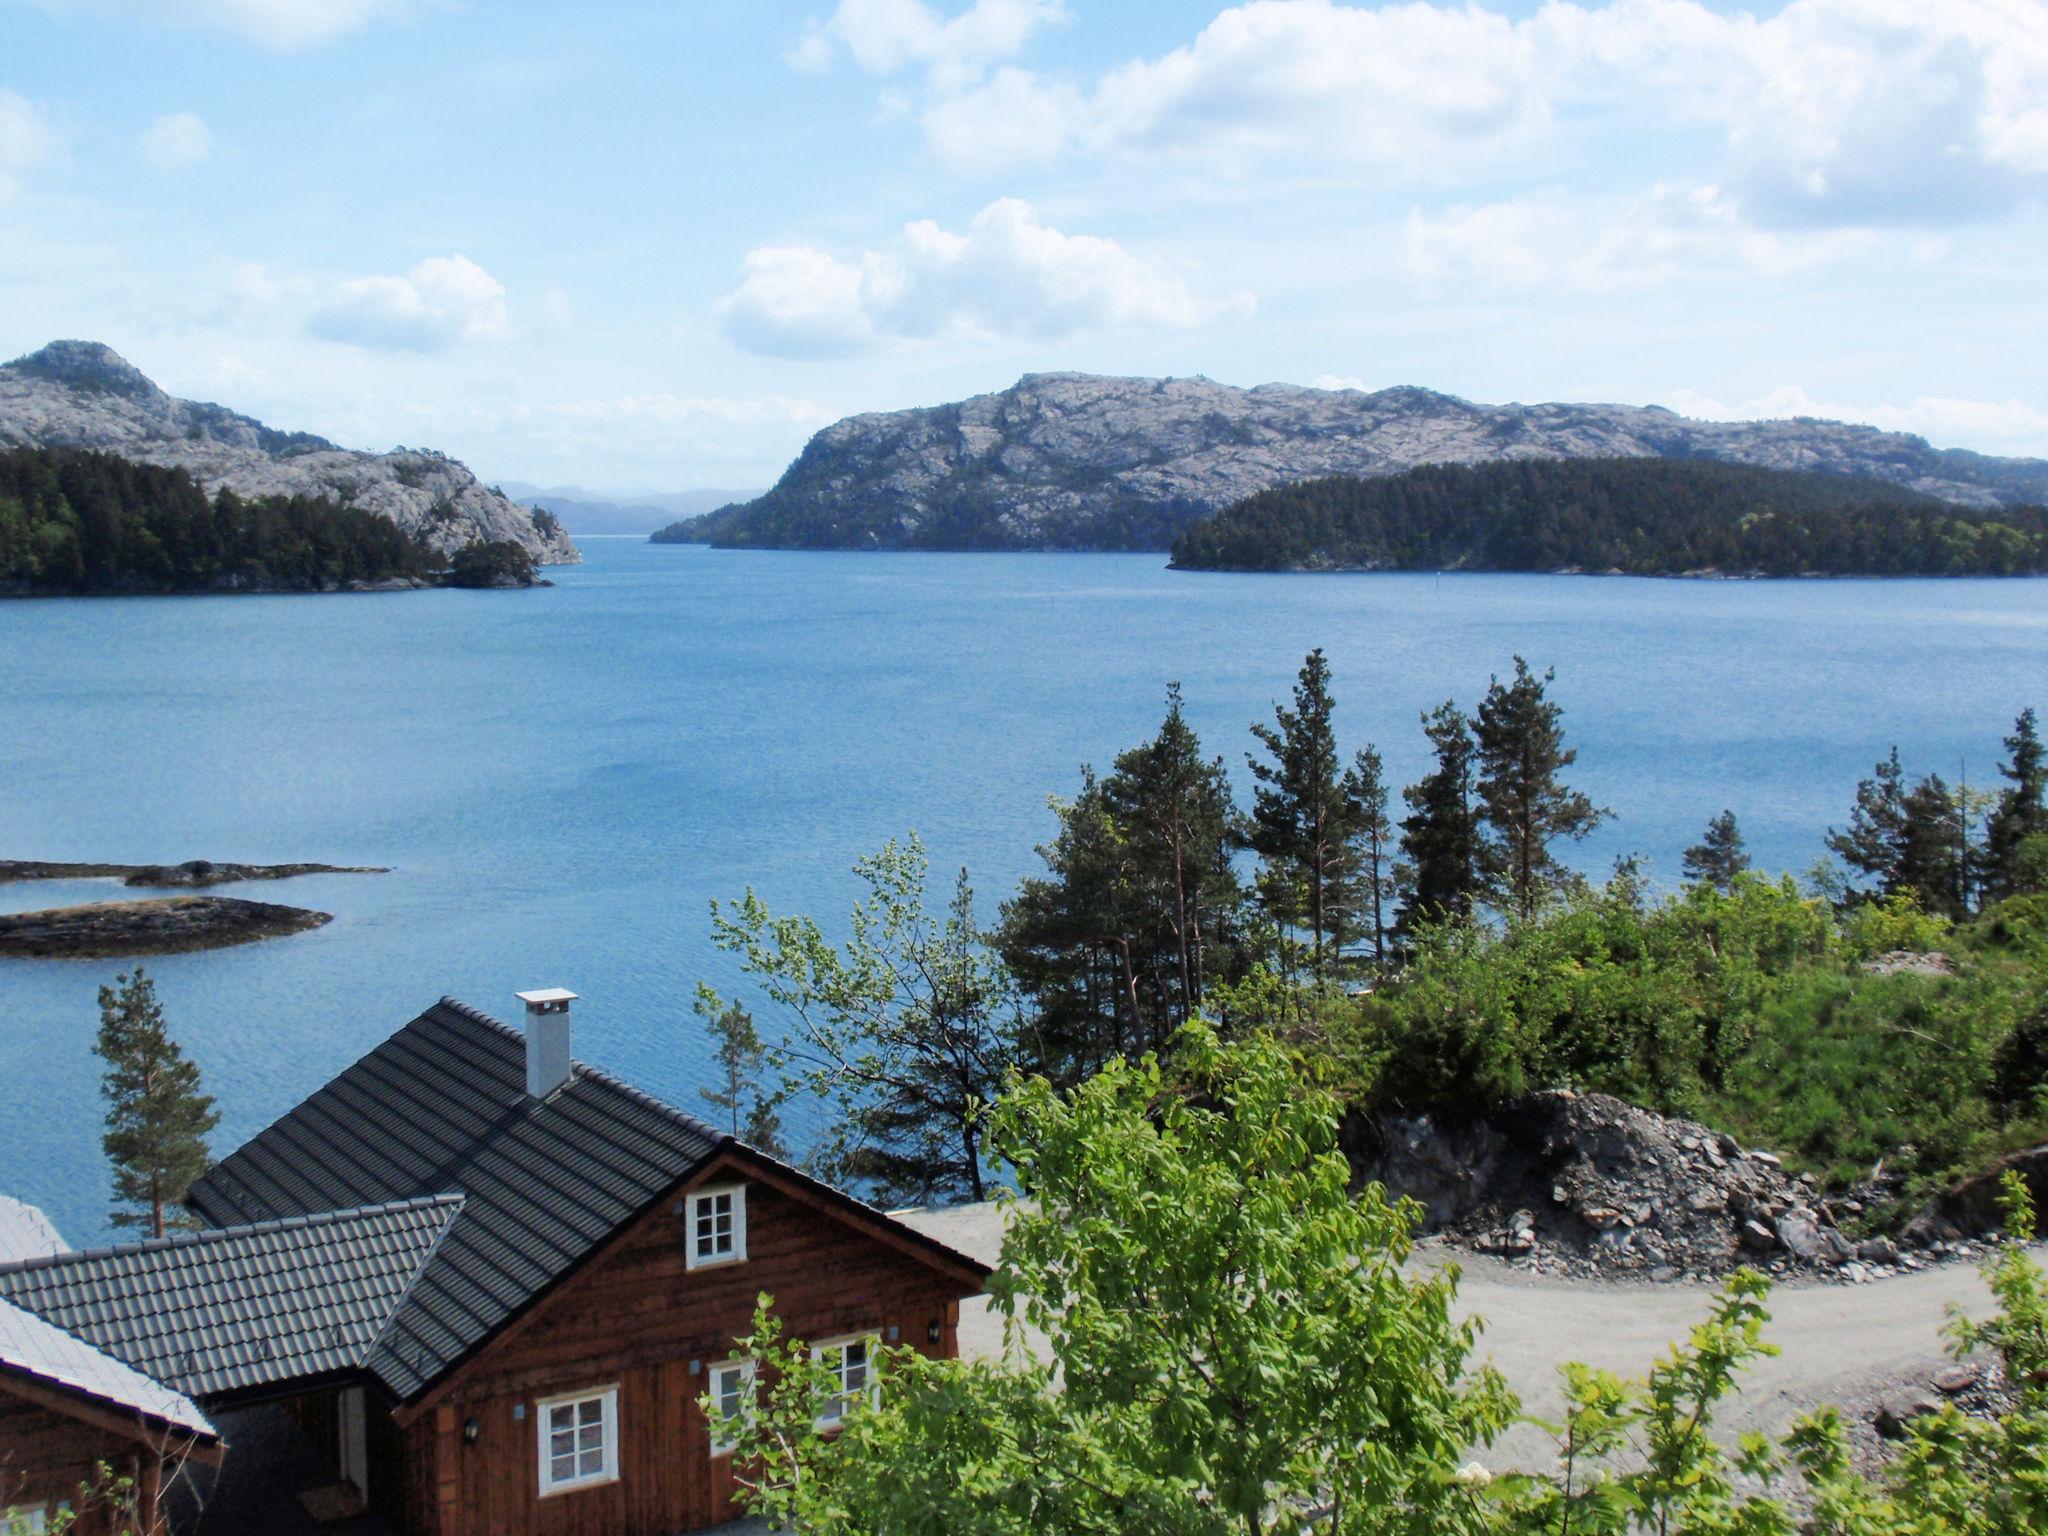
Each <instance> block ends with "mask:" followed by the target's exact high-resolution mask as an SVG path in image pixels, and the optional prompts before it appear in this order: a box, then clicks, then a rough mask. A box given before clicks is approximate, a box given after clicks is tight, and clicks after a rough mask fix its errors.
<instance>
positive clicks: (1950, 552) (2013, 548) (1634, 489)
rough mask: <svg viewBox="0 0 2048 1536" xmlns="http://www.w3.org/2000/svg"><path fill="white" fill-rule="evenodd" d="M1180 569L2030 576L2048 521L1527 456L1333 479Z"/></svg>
mask: <svg viewBox="0 0 2048 1536" xmlns="http://www.w3.org/2000/svg"><path fill="white" fill-rule="evenodd" d="M1173 564H1174V566H1175V567H1176V568H1177V569H1181V570H1210V571H1220V570H1232V571H1442V570H1469V571H1602V572H1620V573H1624V574H1627V575H1632V576H1681V575H1727V576H2024V575H2038V574H2040V573H2041V572H2043V571H2048V510H2044V509H2043V508H2041V507H2037V506H2012V507H2000V508H1993V509H1981V508H1974V507H1959V506H1955V505H1953V504H1951V503H1949V502H1945V501H1939V500H1937V499H1935V498H1933V497H1931V496H1923V495H1920V494H1918V493H1916V492H1913V491H1909V490H1905V489H1902V488H1901V487H1899V486H1896V485H1888V484H1886V483H1884V482H1882V481H1877V480H1869V479H1864V478H1861V477H1857V476H1848V475H1839V474H1824V473H1817V472H1811V471H1800V470H1780V469H1762V468H1757V467H1755V466H1752V465H1746V464H1727V463H1717V462H1710V461H1707V460H1699V459H1656V458H1603V459H1519V460H1512V461H1507V462H1499V463H1490V464H1466V465H1451V464H1434V465H1425V466H1423V467H1421V468H1418V469H1412V470H1409V471H1408V472H1407V473H1405V474H1400V475H1392V476H1385V477H1376V478H1372V479H1364V478H1359V477H1355V476H1347V475H1340V476H1332V477H1330V478H1327V479H1322V480H1309V481H1302V482H1300V483H1297V484H1294V485H1288V486H1280V487H1276V488H1275V489H1273V490H1269V491H1262V492H1260V493H1258V494H1257V495H1254V496H1249V497H1246V498H1245V499H1244V500H1242V501H1239V502H1237V503H1235V504H1234V505H1232V506H1229V507H1226V508H1225V509H1223V510H1222V511H1221V512H1218V513H1216V514H1214V515H1213V516H1211V517H1207V518H1204V519H1202V520H1201V521H1199V522H1196V523H1194V524H1192V525H1191V526H1190V527H1189V528H1188V529H1187V530H1186V531H1185V532H1184V533H1182V534H1181V536H1180V538H1179V539H1178V540H1176V541H1175V543H1174V547H1173Z"/></svg>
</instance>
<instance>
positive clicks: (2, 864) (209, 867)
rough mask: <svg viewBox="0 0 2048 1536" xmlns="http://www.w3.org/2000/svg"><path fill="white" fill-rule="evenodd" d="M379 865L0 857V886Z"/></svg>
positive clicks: (222, 877)
mask: <svg viewBox="0 0 2048 1536" xmlns="http://www.w3.org/2000/svg"><path fill="white" fill-rule="evenodd" d="M390 873H391V871H390V870H389V869H388V868H387V867H385V866H383V865H377V864H232V863H230V864H217V863H215V862H214V861H213V860H212V859H187V860H186V861H185V862H184V863H182V864H91V863H86V864H78V863H59V862H52V861H49V860H43V859H0V885H10V884H12V883H13V882H15V881H17V880H119V881H120V882H121V883H122V884H124V885H137V886H152V887H159V888H167V887H173V886H185V887H190V888H193V889H198V888H200V887H204V886H209V885H232V884H235V883H237V882H239V881H243V880H291V879H296V878H297V877H298V876H300V875H388V874H390Z"/></svg>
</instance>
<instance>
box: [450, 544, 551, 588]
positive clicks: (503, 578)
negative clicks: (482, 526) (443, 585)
mask: <svg viewBox="0 0 2048 1536" xmlns="http://www.w3.org/2000/svg"><path fill="white" fill-rule="evenodd" d="M539 580H540V572H539V571H538V570H537V569H536V568H535V566H534V563H533V556H532V555H530V554H528V553H527V552H526V547H525V546H524V545H523V544H514V543H513V542H512V541H511V540H509V539H493V540H491V541H490V542H488V543H486V542H485V541H484V540H482V539H476V540H473V541H472V542H470V543H468V544H465V545H463V546H462V548H460V549H458V550H456V551H455V553H454V554H453V555H451V556H450V557H449V559H448V575H447V582H448V585H449V586H451V587H530V586H532V585H534V583H536V582H537V581H539Z"/></svg>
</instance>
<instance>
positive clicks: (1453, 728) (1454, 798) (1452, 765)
mask: <svg viewBox="0 0 2048 1536" xmlns="http://www.w3.org/2000/svg"><path fill="white" fill-rule="evenodd" d="M1422 730H1423V734H1425V735H1426V736H1428V737H1429V744H1430V747H1431V749H1432V750H1433V751H1434V752H1435V753H1436V767H1435V768H1434V769H1433V770H1431V771H1430V773H1429V774H1427V775H1426V776H1425V777H1424V778H1423V779H1421V780H1420V781H1419V782H1417V783H1414V784H1410V785H1409V786H1408V787H1407V788H1406V789H1404V790H1403V791H1401V798H1402V800H1403V801H1405V802H1406V803H1407V806H1408V815H1407V816H1406V817H1404V818H1403V819H1402V822H1401V856H1402V861H1403V862H1402V866H1401V869H1400V871H1399V875H1398V878H1399V880H1400V883H1401V885H1402V886H1403V888H1404V892H1405V895H1404V899H1403V901H1402V903H1401V913H1400V918H1399V920H1398V922H1397V924H1396V927H1395V931H1396V932H1397V933H1399V934H1401V935H1403V936H1407V935H1412V934H1413V933H1414V932H1415V931H1416V929H1417V928H1418V927H1419V926H1420V925H1421V924H1423V923H1425V922H1443V921H1446V920H1452V921H1463V920H1464V919H1466V918H1468V917H1470V916H1471V915H1472V907H1473V903H1474V902H1475V901H1476V900H1477V899H1478V897H1479V894H1480V891H1481V890H1482V889H1483V887H1484V884H1485V881H1484V877H1483V876H1482V875H1481V873H1480V866H1479V855H1480V845H1479V831H1480V829H1479V813H1478V810H1477V808H1476V807H1475V806H1474V804H1473V799H1472V764H1473V746H1472V731H1471V727H1470V726H1469V725H1468V724H1467V723H1466V720H1465V715H1464V712H1463V711H1462V710H1460V709H1459V708H1458V706H1457V703H1456V701H1455V700H1451V699H1446V700H1445V701H1444V702H1443V703H1442V704H1440V705H1438V706H1437V707H1436V709H1435V710H1434V711H1432V712H1431V713H1429V714H1426V715H1424V716H1423V717H1422Z"/></svg>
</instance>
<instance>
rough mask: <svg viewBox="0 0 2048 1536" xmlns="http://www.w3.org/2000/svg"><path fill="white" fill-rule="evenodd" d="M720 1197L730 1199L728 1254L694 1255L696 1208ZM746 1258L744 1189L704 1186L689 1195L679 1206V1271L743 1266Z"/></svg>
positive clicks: (736, 1186) (729, 1186) (734, 1186)
mask: <svg viewBox="0 0 2048 1536" xmlns="http://www.w3.org/2000/svg"><path fill="white" fill-rule="evenodd" d="M720 1195H730V1196H731V1197H732V1252H730V1253H711V1254H702V1253H699V1252H698V1251H697V1240H698V1239H697V1208H698V1207H699V1206H700V1205H702V1204H704V1203H705V1202H707V1201H711V1200H716V1199H717V1198H718V1197H719V1196H720ZM746 1258H747V1186H746V1185H744V1184H738V1183H732V1184H707V1185H705V1186H704V1187H703V1188H702V1189H693V1190H691V1191H690V1194H689V1198H688V1199H687V1200H685V1201H684V1202H683V1268H684V1269H686V1270H691V1269H714V1268H716V1267H717V1266H719V1265H721V1264H744V1263H745V1262H746Z"/></svg>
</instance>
